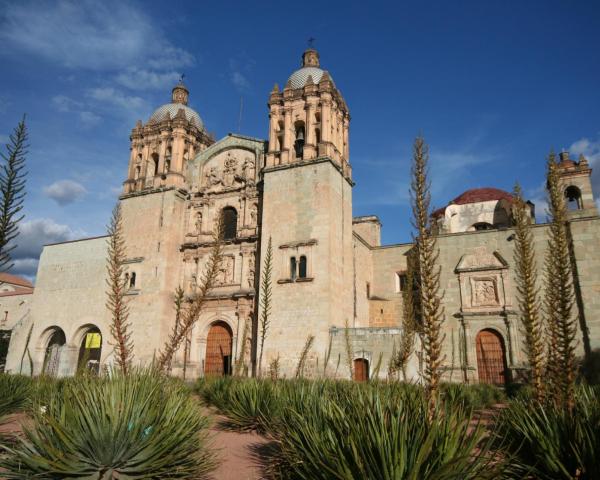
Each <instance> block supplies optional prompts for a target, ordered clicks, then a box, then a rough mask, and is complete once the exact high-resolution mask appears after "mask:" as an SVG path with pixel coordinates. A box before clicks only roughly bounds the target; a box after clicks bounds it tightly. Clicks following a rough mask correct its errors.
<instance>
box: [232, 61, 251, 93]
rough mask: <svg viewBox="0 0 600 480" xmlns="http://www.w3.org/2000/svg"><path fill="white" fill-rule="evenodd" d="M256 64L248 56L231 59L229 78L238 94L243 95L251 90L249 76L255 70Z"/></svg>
mask: <svg viewBox="0 0 600 480" xmlns="http://www.w3.org/2000/svg"><path fill="white" fill-rule="evenodd" d="M255 63H256V62H255V61H254V60H253V59H252V58H250V57H249V56H248V55H240V56H239V58H231V59H229V78H230V80H231V83H232V84H233V86H234V87H235V89H236V90H237V91H238V92H240V93H242V92H245V91H247V90H249V89H250V87H251V84H250V81H249V80H248V75H249V74H250V73H251V72H252V70H253V69H254V65H255Z"/></svg>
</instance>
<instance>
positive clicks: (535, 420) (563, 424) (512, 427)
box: [496, 387, 600, 480]
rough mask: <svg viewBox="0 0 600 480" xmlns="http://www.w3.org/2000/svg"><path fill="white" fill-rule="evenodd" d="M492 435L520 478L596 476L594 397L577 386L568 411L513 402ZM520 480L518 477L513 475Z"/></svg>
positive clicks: (598, 396) (598, 424)
mask: <svg viewBox="0 0 600 480" xmlns="http://www.w3.org/2000/svg"><path fill="white" fill-rule="evenodd" d="M496 436H497V438H498V439H500V440H502V441H505V442H506V443H505V447H504V448H505V451H506V452H507V453H508V454H509V455H513V456H514V457H515V458H514V460H513V464H514V466H515V468H516V469H517V471H519V472H521V474H522V476H525V475H531V476H532V478H536V479H547V480H550V479H552V480H560V479H565V480H566V479H573V478H577V479H578V480H586V479H598V478H600V455H599V452H600V393H599V392H598V390H597V389H593V388H591V387H580V388H579V389H578V392H577V395H576V404H575V409H574V411H573V412H572V413H569V412H568V411H566V410H565V409H563V408H559V407H556V406H554V405H541V404H539V403H537V402H536V401H535V400H533V399H530V398H527V397H525V398H517V399H515V400H513V401H512V402H511V403H510V405H509V406H508V408H506V409H505V410H504V411H503V412H502V413H501V415H500V418H499V424H498V427H497V432H496ZM519 478H522V477H519Z"/></svg>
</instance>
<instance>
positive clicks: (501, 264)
mask: <svg viewBox="0 0 600 480" xmlns="http://www.w3.org/2000/svg"><path fill="white" fill-rule="evenodd" d="M505 268H508V263H507V262H506V260H504V258H502V256H501V255H500V254H499V253H498V252H488V251H487V249H486V247H484V246H481V247H477V248H474V249H473V251H472V252H471V253H467V254H465V255H463V256H462V257H461V259H460V261H459V262H458V265H456V269H455V271H456V272H457V273H459V272H474V271H482V270H500V269H505Z"/></svg>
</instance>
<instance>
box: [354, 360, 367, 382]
mask: <svg viewBox="0 0 600 480" xmlns="http://www.w3.org/2000/svg"><path fill="white" fill-rule="evenodd" d="M354 380H356V381H357V382H366V381H368V380H369V361H368V360H367V359H366V358H356V359H355V360H354Z"/></svg>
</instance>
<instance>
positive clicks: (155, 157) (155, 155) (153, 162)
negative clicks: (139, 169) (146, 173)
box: [152, 153, 158, 176]
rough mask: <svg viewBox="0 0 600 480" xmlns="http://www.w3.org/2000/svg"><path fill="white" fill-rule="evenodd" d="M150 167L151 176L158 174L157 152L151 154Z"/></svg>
mask: <svg viewBox="0 0 600 480" xmlns="http://www.w3.org/2000/svg"><path fill="white" fill-rule="evenodd" d="M152 167H153V168H154V171H153V173H152V175H153V176H154V175H157V174H158V153H153V154H152Z"/></svg>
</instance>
